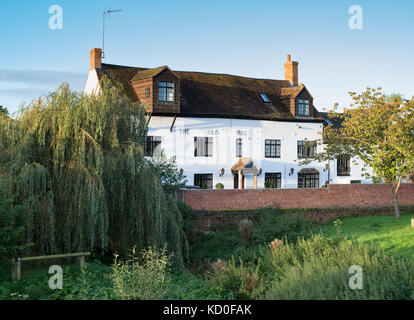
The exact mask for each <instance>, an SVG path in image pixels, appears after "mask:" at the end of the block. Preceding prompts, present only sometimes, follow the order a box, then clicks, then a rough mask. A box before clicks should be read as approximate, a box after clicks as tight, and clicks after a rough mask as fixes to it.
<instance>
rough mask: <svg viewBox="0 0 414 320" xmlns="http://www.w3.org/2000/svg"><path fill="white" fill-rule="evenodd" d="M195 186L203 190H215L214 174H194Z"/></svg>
mask: <svg viewBox="0 0 414 320" xmlns="http://www.w3.org/2000/svg"><path fill="white" fill-rule="evenodd" d="M194 185H195V186H199V187H200V188H201V189H213V174H211V173H203V174H194Z"/></svg>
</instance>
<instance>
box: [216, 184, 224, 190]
mask: <svg viewBox="0 0 414 320" xmlns="http://www.w3.org/2000/svg"><path fill="white" fill-rule="evenodd" d="M216 189H224V184H222V183H221V182H219V183H217V184H216Z"/></svg>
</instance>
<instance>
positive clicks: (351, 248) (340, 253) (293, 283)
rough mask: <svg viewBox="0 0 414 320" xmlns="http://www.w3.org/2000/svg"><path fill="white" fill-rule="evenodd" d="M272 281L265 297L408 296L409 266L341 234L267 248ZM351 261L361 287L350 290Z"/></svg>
mask: <svg viewBox="0 0 414 320" xmlns="http://www.w3.org/2000/svg"><path fill="white" fill-rule="evenodd" d="M263 259H264V260H267V261H266V264H267V265H268V271H269V270H270V268H269V264H271V265H272V268H271V269H272V270H273V272H272V276H273V279H272V281H271V282H269V283H271V285H270V288H268V289H267V290H266V293H265V294H264V295H263V297H265V298H267V299H353V300H354V299H355V300H361V299H412V298H413V294H414V266H413V264H412V263H409V262H407V261H405V260H395V259H393V258H390V257H387V256H384V255H383V254H382V252H381V251H380V250H379V249H376V248H374V247H371V246H367V245H364V244H361V243H357V242H354V241H349V240H347V239H346V238H339V239H338V238H337V239H327V238H324V237H323V236H322V235H314V236H313V237H312V238H310V239H308V240H305V239H301V240H299V241H298V242H297V243H296V244H289V243H286V242H285V243H284V244H283V245H279V246H276V247H275V248H273V249H272V250H270V252H269V250H267V254H265V257H264V258H263ZM352 265H359V266H361V267H362V271H363V289H362V290H351V289H350V288H349V283H348V281H349V278H350V277H351V274H349V273H348V270H349V268H350V267H351V266H352Z"/></svg>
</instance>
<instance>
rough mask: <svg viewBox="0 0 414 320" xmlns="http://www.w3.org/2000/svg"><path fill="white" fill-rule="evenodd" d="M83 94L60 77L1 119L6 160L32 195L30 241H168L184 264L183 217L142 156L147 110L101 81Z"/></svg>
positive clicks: (46, 247)
mask: <svg viewBox="0 0 414 320" xmlns="http://www.w3.org/2000/svg"><path fill="white" fill-rule="evenodd" d="M101 88H102V90H101V92H100V94H99V95H96V96H86V95H83V94H79V93H76V92H72V91H71V90H70V89H69V87H68V85H66V84H63V85H62V86H61V87H60V88H59V89H58V90H57V91H56V92H55V93H52V94H50V95H48V96H46V97H44V98H42V99H38V100H36V101H34V102H32V103H31V104H30V105H28V106H27V107H26V108H24V109H23V110H21V112H20V115H19V116H18V117H17V119H10V118H3V119H0V121H1V122H0V148H1V150H2V156H1V158H0V161H1V162H0V166H1V168H2V169H3V170H4V171H6V172H7V173H8V174H9V175H10V176H11V177H12V179H13V180H14V181H15V183H14V186H13V187H14V191H15V193H16V194H17V196H18V200H19V201H20V202H23V201H28V210H27V214H28V216H29V222H28V225H27V228H26V237H27V240H28V241H31V242H33V243H34V244H35V248H36V249H37V251H38V252H39V253H53V252H73V251H83V250H91V249H94V248H101V249H102V250H105V249H111V250H113V251H115V250H116V251H118V252H120V253H122V252H127V251H128V250H130V249H131V248H132V247H133V246H136V247H137V249H138V250H140V249H142V248H146V247H149V246H151V247H154V248H156V247H162V246H163V245H164V244H168V248H169V250H171V251H172V252H174V256H175V257H176V262H177V263H178V264H179V265H180V266H181V265H182V254H181V252H182V251H181V249H182V247H183V246H184V245H185V238H184V235H183V232H182V224H183V222H182V218H181V215H180V212H179V210H178V209H177V206H176V205H175V202H174V200H173V199H172V198H171V197H170V196H169V195H167V194H166V193H165V192H164V191H163V187H162V184H161V182H160V179H159V175H158V173H157V172H156V170H155V168H154V167H153V166H152V165H151V164H150V163H148V162H147V161H146V160H145V158H144V150H143V146H144V141H145V135H146V131H147V127H146V121H145V113H144V110H143V108H141V107H140V106H139V105H138V104H136V103H132V102H131V101H130V100H129V99H128V98H127V97H125V96H124V95H122V94H121V88H119V87H118V86H117V85H114V84H111V83H109V82H108V81H106V80H105V81H102V83H101Z"/></svg>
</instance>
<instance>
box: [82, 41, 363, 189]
mask: <svg viewBox="0 0 414 320" xmlns="http://www.w3.org/2000/svg"><path fill="white" fill-rule="evenodd" d="M90 59H91V68H90V72H89V75H88V80H87V83H86V86H85V93H88V94H92V93H94V92H96V90H99V81H100V79H101V78H102V77H103V76H104V75H106V76H107V77H108V78H110V79H111V80H114V81H117V82H120V83H121V84H122V85H123V88H124V90H125V93H126V94H127V95H129V96H130V98H131V99H133V100H134V101H138V102H140V103H141V104H142V105H143V106H144V107H145V108H146V110H147V112H148V115H149V123H148V139H147V145H146V152H147V156H157V154H159V153H160V152H161V150H163V152H164V153H165V155H166V156H167V157H172V156H176V161H177V166H178V167H179V168H181V169H182V170H183V172H184V174H185V175H186V176H187V180H188V185H197V186H199V187H204V188H205V187H208V188H214V187H215V185H216V184H217V183H222V184H223V185H224V188H225V189H233V188H246V189H249V188H256V187H257V188H263V187H265V185H266V186H267V187H275V188H298V187H299V188H309V187H311V188H318V187H322V186H323V185H324V184H325V183H326V182H328V181H329V183H334V184H335V183H366V182H369V181H367V180H365V179H364V178H363V176H362V172H361V168H362V167H363V165H362V164H359V165H355V164H353V162H352V161H350V160H346V159H345V160H337V161H330V163H318V162H312V163H310V164H309V165H300V163H299V162H300V160H302V159H303V158H306V157H308V156H310V155H312V153H313V152H318V151H320V150H318V149H319V148H321V146H317V145H316V144H315V143H314V141H316V140H319V139H320V137H321V132H322V129H323V126H324V125H326V124H327V121H329V120H328V119H327V115H326V114H325V113H320V112H318V111H317V110H316V108H315V107H314V106H313V98H312V96H311V94H310V93H309V91H308V90H307V89H306V87H305V86H304V85H302V84H299V83H298V62H296V61H291V60H290V55H288V59H287V62H286V63H285V80H268V79H253V78H245V77H239V76H233V75H225V74H211V73H201V72H179V71H172V70H171V69H169V68H168V67H167V66H163V67H157V68H135V67H125V66H117V65H110V64H102V63H101V50H100V49H93V50H91V56H90ZM266 181H268V182H266ZM265 182H266V184H265Z"/></svg>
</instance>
